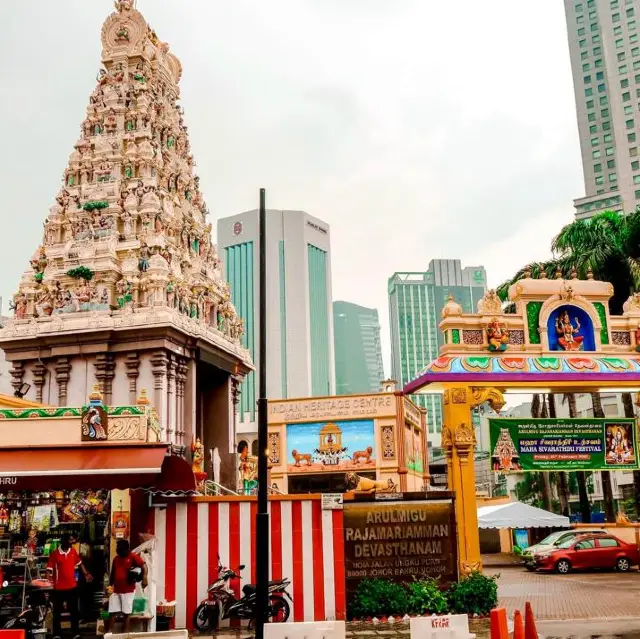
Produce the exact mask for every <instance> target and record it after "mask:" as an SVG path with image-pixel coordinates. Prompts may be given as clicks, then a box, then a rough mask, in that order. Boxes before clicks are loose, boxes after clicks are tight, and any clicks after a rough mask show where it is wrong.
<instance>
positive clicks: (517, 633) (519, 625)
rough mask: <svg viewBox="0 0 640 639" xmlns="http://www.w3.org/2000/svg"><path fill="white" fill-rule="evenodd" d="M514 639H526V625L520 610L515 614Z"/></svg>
mask: <svg viewBox="0 0 640 639" xmlns="http://www.w3.org/2000/svg"><path fill="white" fill-rule="evenodd" d="M513 639H524V623H523V621H522V613H521V612H520V611H519V610H516V611H515V612H514V613H513Z"/></svg>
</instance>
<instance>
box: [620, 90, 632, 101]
mask: <svg viewBox="0 0 640 639" xmlns="http://www.w3.org/2000/svg"><path fill="white" fill-rule="evenodd" d="M629 100H631V93H629V91H625V92H624V93H623V94H622V101H623V102H629Z"/></svg>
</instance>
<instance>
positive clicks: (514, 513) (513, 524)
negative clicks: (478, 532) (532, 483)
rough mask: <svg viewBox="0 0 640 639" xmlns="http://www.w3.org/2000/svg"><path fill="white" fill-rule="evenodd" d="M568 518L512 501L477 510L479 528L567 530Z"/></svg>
mask: <svg viewBox="0 0 640 639" xmlns="http://www.w3.org/2000/svg"><path fill="white" fill-rule="evenodd" d="M569 525H570V524H569V518H568V517H563V516H562V515H555V514H554V513H550V512H548V511H547V510H542V508H536V507H535V506H529V505H528V504H523V503H522V502H520V501H513V502H509V503H507V504H500V505H499V506H482V507H481V508H478V527H479V528H568V527H569Z"/></svg>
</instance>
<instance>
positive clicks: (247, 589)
mask: <svg viewBox="0 0 640 639" xmlns="http://www.w3.org/2000/svg"><path fill="white" fill-rule="evenodd" d="M278 583H280V580H279V579H278V580H276V581H270V582H269V587H271V586H275V585H276V584H278ZM255 591H256V584H245V585H244V586H243V587H242V592H243V593H244V594H245V595H247V596H248V595H252V594H253V593H254V592H255Z"/></svg>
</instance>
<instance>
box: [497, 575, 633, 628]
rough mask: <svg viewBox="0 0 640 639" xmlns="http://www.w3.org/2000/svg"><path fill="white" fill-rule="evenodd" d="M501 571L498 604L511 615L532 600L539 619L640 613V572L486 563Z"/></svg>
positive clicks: (601, 616)
mask: <svg viewBox="0 0 640 639" xmlns="http://www.w3.org/2000/svg"><path fill="white" fill-rule="evenodd" d="M486 570H487V573H488V574H492V573H493V574H499V575H500V578H499V580H498V599H499V605H501V606H504V607H506V608H507V610H508V612H509V615H510V616H511V615H512V614H513V612H514V611H515V610H522V611H524V605H525V602H526V601H530V602H531V605H532V606H533V611H534V614H535V616H536V619H540V620H559V619H603V620H605V619H611V618H629V617H636V618H637V617H640V605H639V604H638V601H640V573H638V572H631V573H627V574H620V573H615V572H610V573H573V574H570V575H556V574H546V573H545V574H540V573H531V572H528V571H526V570H525V569H524V568H521V567H513V568H511V567H500V568H493V567H487V569H486Z"/></svg>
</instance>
